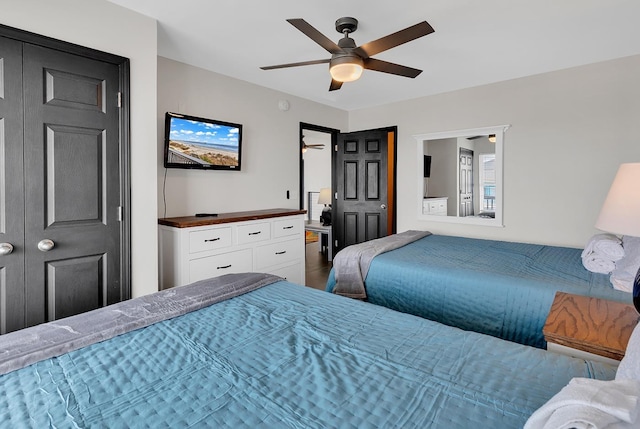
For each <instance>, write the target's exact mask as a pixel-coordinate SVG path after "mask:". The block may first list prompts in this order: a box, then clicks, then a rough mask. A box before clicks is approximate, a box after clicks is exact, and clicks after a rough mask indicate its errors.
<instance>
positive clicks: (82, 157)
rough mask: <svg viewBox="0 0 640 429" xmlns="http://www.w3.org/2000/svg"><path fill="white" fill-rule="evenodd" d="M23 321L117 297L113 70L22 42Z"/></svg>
mask: <svg viewBox="0 0 640 429" xmlns="http://www.w3.org/2000/svg"><path fill="white" fill-rule="evenodd" d="M23 58H24V61H23V64H24V66H23V80H24V104H25V116H24V124H25V128H24V129H25V131H24V168H25V200H26V201H25V202H26V213H25V255H26V256H25V261H26V266H27V267H28V269H27V270H26V274H25V277H26V283H25V284H26V320H27V325H28V326H31V325H35V324H38V323H42V322H45V321H51V320H54V319H59V318H61V317H66V316H70V315H73V314H77V313H81V312H85V311H89V310H93V309H95V308H99V307H102V306H104V305H107V304H111V303H114V302H117V301H120V300H121V285H120V264H121V261H120V259H121V255H120V239H121V238H120V223H119V217H120V213H119V210H120V208H119V206H120V193H119V189H120V182H119V180H120V163H119V147H120V146H119V111H118V89H119V69H118V66H117V65H114V64H108V63H104V62H102V61H96V60H92V59H89V58H85V57H81V56H78V55H73V54H67V53H62V52H60V51H57V50H53V49H48V48H44V47H40V46H35V45H30V44H25V45H24V50H23Z"/></svg>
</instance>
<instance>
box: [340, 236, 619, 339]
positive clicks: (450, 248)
mask: <svg viewBox="0 0 640 429" xmlns="http://www.w3.org/2000/svg"><path fill="white" fill-rule="evenodd" d="M580 253H581V250H580V249H572V248H567V247H555V246H541V245H536V244H524V243H511V242H505V241H493V240H480V239H472V238H463V237H451V236H442V235H430V236H428V237H425V238H422V239H420V240H418V241H416V242H414V243H411V244H409V245H406V246H404V247H401V248H399V249H396V250H393V251H391V252H388V253H384V254H382V255H378V256H377V257H376V258H375V259H374V260H373V262H372V263H371V266H370V268H369V273H368V275H367V278H366V279H365V285H366V291H367V297H368V301H369V302H371V303H373V304H378V305H382V306H385V307H389V308H392V309H395V310H398V311H402V312H405V313H410V314H415V315H417V316H421V317H425V318H428V319H431V320H435V321H438V322H441V323H445V324H447V325H451V326H457V327H459V328H462V329H465V330H472V331H476V332H482V333H485V334H489V335H493V336H495V337H498V338H502V339H506V340H510V341H515V342H518V343H522V344H527V345H531V346H535V347H540V348H545V347H546V342H545V341H544V335H543V334H542V328H543V326H544V322H545V320H546V317H547V314H548V313H549V309H550V308H551V303H552V302H553V298H554V296H555V293H556V291H564V292H569V293H574V294H578V295H587V296H595V297H600V298H607V299H611V300H614V301H623V302H629V301H630V300H631V296H630V294H628V293H626V292H621V291H618V290H615V289H613V287H612V286H611V284H610V282H609V276H607V275H603V274H595V273H592V272H589V271H587V270H586V269H585V268H584V267H583V266H582V261H581V258H580ZM334 285H335V278H334V275H333V272H332V273H331V274H330V276H329V280H328V282H327V291H332V290H333V286H334Z"/></svg>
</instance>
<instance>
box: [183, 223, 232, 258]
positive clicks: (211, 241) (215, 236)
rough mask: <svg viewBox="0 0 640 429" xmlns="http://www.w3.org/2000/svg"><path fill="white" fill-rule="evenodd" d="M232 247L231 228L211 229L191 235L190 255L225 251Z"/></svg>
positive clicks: (194, 232)
mask: <svg viewBox="0 0 640 429" xmlns="http://www.w3.org/2000/svg"><path fill="white" fill-rule="evenodd" d="M229 246H231V227H226V228H211V229H203V230H200V231H192V232H190V233H189V253H198V252H204V251H207V250H216V249H223V248H225V247H229Z"/></svg>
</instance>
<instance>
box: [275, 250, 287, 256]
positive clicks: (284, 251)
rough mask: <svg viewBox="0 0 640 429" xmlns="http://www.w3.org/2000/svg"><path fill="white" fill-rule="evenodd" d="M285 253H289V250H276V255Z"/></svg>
mask: <svg viewBox="0 0 640 429" xmlns="http://www.w3.org/2000/svg"><path fill="white" fill-rule="evenodd" d="M285 253H287V251H286V250H283V251H282V252H276V255H284V254H285Z"/></svg>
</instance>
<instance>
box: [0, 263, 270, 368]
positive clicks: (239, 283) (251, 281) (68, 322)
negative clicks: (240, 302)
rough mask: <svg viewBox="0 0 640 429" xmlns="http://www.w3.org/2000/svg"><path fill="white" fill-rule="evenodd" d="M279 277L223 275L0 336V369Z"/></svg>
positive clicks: (77, 346)
mask: <svg viewBox="0 0 640 429" xmlns="http://www.w3.org/2000/svg"><path fill="white" fill-rule="evenodd" d="M280 280H282V279H281V278H280V277H276V276H274V275H271V274H260V273H245V274H228V275H225V276H221V277H216V278H213V279H207V280H202V281H199V282H196V283H193V284H191V285H188V286H182V287H176V288H172V289H167V290H164V291H162V292H157V293H154V294H151V295H146V296H142V297H140V298H135V299H131V300H129V301H123V302H119V303H117V304H113V305H109V306H106V307H102V308H99V309H97V310H93V311H89V312H87V313H82V314H78V315H76V316H71V317H67V318H64V319H60V320H56V321H53V322H49V323H44V324H42V325H37V326H32V327H30V328H26V329H22V330H20V331H15V332H11V333H8V334H5V335H0V374H6V373H7V372H11V371H14V370H16V369H20V368H23V367H25V366H28V365H31V364H33V363H35V362H39V361H41V360H45V359H48V358H51V357H55V356H60V355H62V354H64V353H67V352H70V351H73V350H77V349H80V348H82V347H85V346H88V345H90V344H93V343H97V342H100V341H104V340H108V339H109V338H113V337H115V336H117V335H120V334H124V333H125V332H129V331H133V330H135V329H140V328H144V327H146V326H149V325H152V324H153V323H156V322H160V321H162V320H167V319H171V318H174V317H177V316H181V315H183V314H186V313H189V312H191V311H196V310H199V309H201V308H204V307H207V306H209V305H211V304H214V303H216V302H220V301H224V300H225V299H229V298H233V297H234V296H238V295H241V294H244V293H247V292H251V291H252V290H255V289H258V288H260V287H262V286H265V285H268V284H271V283H275V282H277V281H280Z"/></svg>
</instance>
